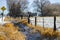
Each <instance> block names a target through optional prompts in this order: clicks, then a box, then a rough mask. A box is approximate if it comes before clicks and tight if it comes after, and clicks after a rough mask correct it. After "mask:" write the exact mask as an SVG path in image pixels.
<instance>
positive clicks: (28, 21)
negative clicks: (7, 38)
mask: <svg viewBox="0 0 60 40" xmlns="http://www.w3.org/2000/svg"><path fill="white" fill-rule="evenodd" d="M28 23H29V24H30V15H29V16H28Z"/></svg>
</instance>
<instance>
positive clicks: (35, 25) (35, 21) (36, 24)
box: [35, 17, 37, 26]
mask: <svg viewBox="0 0 60 40" xmlns="http://www.w3.org/2000/svg"><path fill="white" fill-rule="evenodd" d="M36 25H37V17H35V26H36Z"/></svg>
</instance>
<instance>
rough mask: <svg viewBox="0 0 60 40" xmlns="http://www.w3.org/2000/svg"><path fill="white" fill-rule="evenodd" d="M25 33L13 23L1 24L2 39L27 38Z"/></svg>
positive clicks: (0, 38) (20, 39) (23, 39)
mask: <svg viewBox="0 0 60 40" xmlns="http://www.w3.org/2000/svg"><path fill="white" fill-rule="evenodd" d="M25 38H26V37H25V35H24V34H23V33H22V32H20V31H18V29H17V28H16V27H15V26H14V24H12V23H7V24H5V25H4V26H0V40H25Z"/></svg>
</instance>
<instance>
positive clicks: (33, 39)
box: [15, 23, 57, 40]
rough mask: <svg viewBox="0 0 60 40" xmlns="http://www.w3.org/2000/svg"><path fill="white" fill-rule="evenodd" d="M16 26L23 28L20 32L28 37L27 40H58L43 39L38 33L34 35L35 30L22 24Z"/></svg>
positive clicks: (55, 39) (51, 39)
mask: <svg viewBox="0 0 60 40" xmlns="http://www.w3.org/2000/svg"><path fill="white" fill-rule="evenodd" d="M15 25H17V26H19V28H21V30H19V31H21V32H22V33H23V34H25V35H26V40H57V38H49V37H47V38H43V37H42V36H41V34H40V33H39V32H38V31H36V32H33V33H32V31H33V29H32V28H29V27H27V26H26V25H24V24H22V23H15Z"/></svg>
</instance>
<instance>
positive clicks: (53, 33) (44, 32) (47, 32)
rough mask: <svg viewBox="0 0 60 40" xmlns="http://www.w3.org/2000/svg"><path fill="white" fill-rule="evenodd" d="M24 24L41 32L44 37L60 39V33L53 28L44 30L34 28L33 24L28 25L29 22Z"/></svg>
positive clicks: (37, 27) (38, 27) (39, 27)
mask: <svg viewBox="0 0 60 40" xmlns="http://www.w3.org/2000/svg"><path fill="white" fill-rule="evenodd" d="M22 23H24V24H26V25H27V26H28V27H30V28H33V29H35V30H37V31H39V32H40V34H41V35H43V36H48V37H54V36H56V37H60V32H58V31H57V30H56V31H54V30H53V28H43V27H41V26H33V25H32V24H28V21H27V20H26V21H24V22H22Z"/></svg>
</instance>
